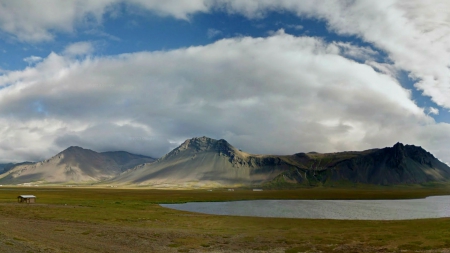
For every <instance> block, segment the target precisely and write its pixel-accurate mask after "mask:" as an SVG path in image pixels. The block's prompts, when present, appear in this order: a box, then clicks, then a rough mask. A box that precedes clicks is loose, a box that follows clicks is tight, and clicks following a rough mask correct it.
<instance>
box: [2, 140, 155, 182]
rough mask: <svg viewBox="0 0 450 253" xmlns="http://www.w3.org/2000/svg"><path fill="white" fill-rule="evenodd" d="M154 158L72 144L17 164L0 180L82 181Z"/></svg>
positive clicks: (107, 176)
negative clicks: (46, 156) (41, 158)
mask: <svg viewBox="0 0 450 253" xmlns="http://www.w3.org/2000/svg"><path fill="white" fill-rule="evenodd" d="M154 160H155V159H153V158H151V157H145V156H141V155H134V154H130V153H127V152H123V151H119V152H105V153H97V152H95V151H93V150H90V149H84V148H81V147H75V146H72V147H69V148H67V149H66V150H64V151H62V152H60V153H58V154H57V155H55V156H53V157H52V158H50V159H48V160H45V161H42V162H38V163H32V164H23V165H17V166H15V167H13V168H12V169H10V170H9V171H8V172H6V173H4V174H2V175H0V183H3V184H20V183H30V182H40V183H69V182H71V183H83V182H98V181H102V180H105V179H108V178H111V177H113V176H116V175H118V174H120V173H121V172H122V171H124V170H127V169H130V168H133V167H134V166H136V165H138V164H142V163H146V162H152V161H154Z"/></svg>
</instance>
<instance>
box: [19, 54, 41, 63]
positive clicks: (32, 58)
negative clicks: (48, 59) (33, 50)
mask: <svg viewBox="0 0 450 253" xmlns="http://www.w3.org/2000/svg"><path fill="white" fill-rule="evenodd" d="M41 60H42V57H39V56H34V55H32V56H30V57H26V58H24V59H23V61H24V62H26V63H28V64H29V65H30V64H34V63H36V62H40V61H41Z"/></svg>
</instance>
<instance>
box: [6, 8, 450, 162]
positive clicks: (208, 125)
mask: <svg viewBox="0 0 450 253" xmlns="http://www.w3.org/2000/svg"><path fill="white" fill-rule="evenodd" d="M1 2H2V5H0V6H1V7H0V16H1V17H0V36H1V40H0V52H1V53H2V58H1V61H0V69H1V70H2V72H1V76H0V143H3V144H2V145H0V161H23V160H39V159H43V158H48V157H49V156H51V155H54V154H56V153H57V152H59V151H61V150H62V149H64V148H66V147H67V146H71V145H79V146H83V147H85V148H91V149H94V150H97V151H107V150H126V151H130V152H134V153H140V154H145V155H150V156H154V157H158V156H161V155H163V154H164V153H166V152H168V151H170V149H172V148H174V147H176V146H177V145H179V144H180V143H181V142H182V141H184V139H186V138H191V137H196V136H203V135H206V136H210V137H212V138H218V139H219V138H224V139H227V140H228V141H229V142H230V143H231V144H233V145H235V146H238V147H239V148H242V149H244V150H245V151H248V152H251V153H278V154H290V153H296V152H302V151H310V150H315V151H319V152H335V151H343V150H360V149H368V148H374V147H384V146H391V145H393V144H394V143H396V142H397V141H400V142H404V143H409V144H415V145H420V146H423V147H424V148H426V149H427V150H429V151H431V152H432V153H433V154H435V155H436V156H437V157H439V158H440V159H442V160H444V161H446V162H449V161H450V160H449V158H448V157H449V152H450V148H449V145H448V143H449V142H448V141H449V140H450V134H449V133H450V132H449V131H450V113H449V109H450V84H449V81H450V70H449V68H448V66H449V65H450V46H449V45H450V43H448V42H450V37H449V34H450V29H449V27H450V26H449V25H450V20H448V18H447V17H448V16H450V15H448V14H449V13H448V11H447V10H448V9H449V8H443V7H442V5H446V3H442V2H441V1H431V2H430V4H427V5H424V4H423V3H422V2H421V1H394V0H390V1H385V2H383V3H374V2H373V1H355V2H352V3H347V2H346V1H330V2H327V3H326V4H319V3H317V2H316V1H289V0H283V1H279V2H271V1H264V0H261V1H257V0H242V1H234V0H195V1H190V2H186V1H176V0H172V1H166V2H164V3H162V2H158V1H153V0H129V1H126V0H104V1H98V2H94V3H92V2H91V3H89V2H88V1H84V0H71V1H66V2H64V3H61V2H58V1H52V0H47V1H42V2H40V5H39V6H33V5H34V4H36V3H33V2H32V1H28V0H22V1H14V2H11V1H7V0H5V1H1ZM430 13H431V14H432V15H430Z"/></svg>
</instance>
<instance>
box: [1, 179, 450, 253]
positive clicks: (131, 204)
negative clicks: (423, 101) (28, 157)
mask: <svg viewBox="0 0 450 253" xmlns="http://www.w3.org/2000/svg"><path fill="white" fill-rule="evenodd" d="M21 194H34V195H36V196H37V203H36V204H18V203H16V197H17V196H18V195H21ZM432 195H450V187H449V186H447V185H437V186H436V185H434V186H428V187H427V186H400V187H375V186H374V187H368V186H354V187H343V188H323V187H316V188H298V189H289V190H265V191H262V192H253V191H251V190H250V189H235V191H227V190H226V189H215V190H213V191H206V190H153V189H144V188H141V189H118V188H84V187H72V188H69V187H48V188H41V187H23V188H18V187H0V251H1V252H123V251H127V252H375V251H376V252H422V251H423V252H445V251H449V252H450V219H449V218H442V219H424V220H408V221H341V220H308V219H285V218H257V217H235V216H215V215H206V214H196V213H189V212H182V211H176V210H171V209H166V208H163V207H160V206H159V205H158V204H160V203H180V202H191V201H227V200H248V199H397V198H422V197H426V196H432Z"/></svg>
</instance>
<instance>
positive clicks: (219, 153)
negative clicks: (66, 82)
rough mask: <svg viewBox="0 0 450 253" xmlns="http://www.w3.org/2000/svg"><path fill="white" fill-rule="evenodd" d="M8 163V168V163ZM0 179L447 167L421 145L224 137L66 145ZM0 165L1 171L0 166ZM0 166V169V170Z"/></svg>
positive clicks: (242, 181) (423, 173) (384, 181)
mask: <svg viewBox="0 0 450 253" xmlns="http://www.w3.org/2000/svg"><path fill="white" fill-rule="evenodd" d="M8 166H9V167H8ZM5 168H7V171H5V172H4V173H3V174H1V175H0V183H2V184H20V183H30V182H35V183H36V182H40V183H59V184H65V183H98V184H116V185H124V186H133V185H134V186H138V185H140V186H153V187H220V186H233V185H234V186H238V185H247V186H249V185H280V184H283V185H286V184H287V185H298V184H301V185H309V186H315V185H333V184H334V183H339V182H351V183H362V184H378V185H392V184H420V183H426V182H444V181H448V180H449V179H450V167H449V166H447V165H446V164H444V163H442V162H441V161H439V160H438V159H437V158H435V157H434V156H433V155H432V154H430V153H429V152H427V151H426V150H424V149H423V148H421V147H418V146H414V145H403V144H402V143H396V144H395V145H394V146H393V147H386V148H381V149H370V150H365V151H347V152H336V153H324V154H321V153H316V152H310V153H296V154H293V155H255V154H249V153H246V152H243V151H241V150H239V149H237V148H235V147H233V146H232V145H230V144H229V143H228V142H227V141H225V140H215V139H211V138H208V137H198V138H192V139H188V140H186V141H185V142H184V143H182V144H181V145H180V146H179V147H177V148H175V149H174V150H172V151H171V152H169V153H168V154H166V155H164V156H163V157H161V158H159V159H157V160H156V159H154V158H151V157H146V156H141V155H134V154H130V153H127V152H123V151H118V152H104V153H97V152H95V151H92V150H88V149H83V148H80V147H70V148H68V149H66V150H64V151H62V152H61V153H59V154H57V155H56V156H54V157H52V158H50V159H48V160H45V161H42V162H38V163H32V164H30V163H25V164H19V165H15V166H11V165H6V166H5ZM0 169H2V168H1V167H0ZM4 170H5V169H4Z"/></svg>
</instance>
